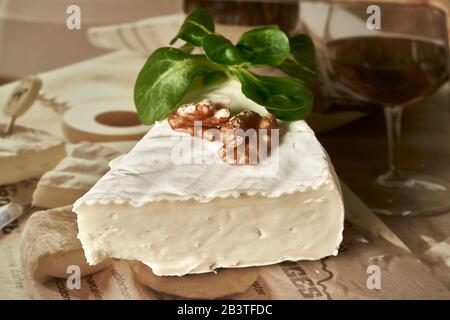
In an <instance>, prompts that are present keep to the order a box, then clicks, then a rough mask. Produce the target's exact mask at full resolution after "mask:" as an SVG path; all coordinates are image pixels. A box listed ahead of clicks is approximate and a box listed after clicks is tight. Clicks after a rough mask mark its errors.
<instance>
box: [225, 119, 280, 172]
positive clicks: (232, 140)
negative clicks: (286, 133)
mask: <svg viewBox="0 0 450 320" xmlns="http://www.w3.org/2000/svg"><path fill="white" fill-rule="evenodd" d="M274 130H277V132H276V133H275V132H274ZM278 130H279V127H278V123H277V120H276V118H275V116H274V115H272V114H270V113H269V114H268V115H267V116H264V117H261V116H260V115H259V114H258V113H256V112H253V111H243V112H241V113H239V114H237V115H235V116H234V117H232V118H231V119H230V120H229V121H227V122H226V123H225V124H224V125H223V126H222V128H221V139H222V142H223V147H222V148H221V149H220V150H219V156H220V157H221V158H222V160H223V161H225V162H226V163H228V164H257V163H258V162H259V160H261V159H262V158H265V157H267V156H268V155H269V154H270V153H271V150H272V137H273V136H274V137H279V131H278Z"/></svg>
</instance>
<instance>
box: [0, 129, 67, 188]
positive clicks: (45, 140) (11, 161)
mask: <svg viewBox="0 0 450 320" xmlns="http://www.w3.org/2000/svg"><path fill="white" fill-rule="evenodd" d="M3 129H4V125H1V124H0V131H3ZM65 155H66V151H65V147H64V141H63V140H62V139H61V138H59V137H56V136H54V135H52V134H50V133H48V132H45V131H42V130H37V129H33V128H27V127H22V126H19V125H15V126H14V129H13V132H12V134H11V135H8V136H6V137H3V138H0V185H6V184H13V183H17V182H20V181H23V180H26V179H32V178H38V177H40V176H41V175H42V174H43V173H44V172H46V171H48V170H50V169H52V168H53V167H54V166H56V164H57V163H58V162H59V161H60V160H61V159H62V158H63V157H64V156H65Z"/></svg>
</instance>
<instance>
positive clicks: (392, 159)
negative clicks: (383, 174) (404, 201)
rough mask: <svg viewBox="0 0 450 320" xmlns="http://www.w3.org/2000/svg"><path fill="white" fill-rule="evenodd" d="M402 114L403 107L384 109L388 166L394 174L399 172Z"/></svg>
mask: <svg viewBox="0 0 450 320" xmlns="http://www.w3.org/2000/svg"><path fill="white" fill-rule="evenodd" d="M402 114H403V106H386V107H384V116H385V120H386V130H387V143H388V161H389V162H388V164H389V171H391V172H392V173H394V172H395V171H396V170H397V152H398V146H399V144H400V138H401V134H402Z"/></svg>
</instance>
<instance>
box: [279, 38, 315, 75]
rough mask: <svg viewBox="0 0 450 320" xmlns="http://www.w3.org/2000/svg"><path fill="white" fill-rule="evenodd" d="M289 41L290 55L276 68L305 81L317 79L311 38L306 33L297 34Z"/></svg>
mask: <svg viewBox="0 0 450 320" xmlns="http://www.w3.org/2000/svg"><path fill="white" fill-rule="evenodd" d="M289 43H290V47H291V52H290V57H289V58H288V59H286V60H285V61H284V62H283V63H282V64H280V65H279V66H278V67H277V68H278V69H280V70H281V71H283V72H284V73H286V74H287V75H290V76H292V77H295V78H298V79H302V80H304V81H305V82H312V81H315V80H317V73H316V61H315V60H316V54H315V48H314V43H313V42H312V40H311V38H310V37H309V36H308V35H306V34H298V35H295V36H293V37H291V38H290V39H289Z"/></svg>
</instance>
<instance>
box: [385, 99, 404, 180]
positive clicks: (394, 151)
mask: <svg viewBox="0 0 450 320" xmlns="http://www.w3.org/2000/svg"><path fill="white" fill-rule="evenodd" d="M403 108H404V107H403V106H385V107H384V115H385V120H386V129H387V142H388V161H389V163H388V164H389V171H388V172H387V173H385V174H384V175H382V176H380V177H379V178H378V179H377V181H378V183H380V184H382V185H384V186H399V185H402V184H405V183H407V181H408V180H409V179H408V177H407V176H406V175H405V174H404V173H403V172H402V171H401V170H400V169H399V168H398V167H397V157H398V148H399V144H400V137H401V134H402V114H403Z"/></svg>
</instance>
